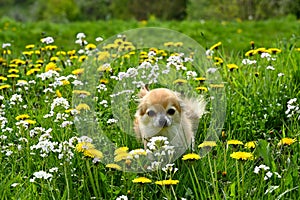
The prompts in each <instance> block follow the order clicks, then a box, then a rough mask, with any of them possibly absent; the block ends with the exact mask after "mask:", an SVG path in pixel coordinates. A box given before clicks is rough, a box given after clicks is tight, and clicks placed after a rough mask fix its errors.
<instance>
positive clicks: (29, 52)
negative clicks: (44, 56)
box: [22, 51, 34, 56]
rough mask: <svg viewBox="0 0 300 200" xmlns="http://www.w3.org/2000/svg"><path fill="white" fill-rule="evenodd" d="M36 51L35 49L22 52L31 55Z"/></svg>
mask: <svg viewBox="0 0 300 200" xmlns="http://www.w3.org/2000/svg"><path fill="white" fill-rule="evenodd" d="M33 53H34V51H23V52H22V54H23V55H24V56H31V55H32V54H33Z"/></svg>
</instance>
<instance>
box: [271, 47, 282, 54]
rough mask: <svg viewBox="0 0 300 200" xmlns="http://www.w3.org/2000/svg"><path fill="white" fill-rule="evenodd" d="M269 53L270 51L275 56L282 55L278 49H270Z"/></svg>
mask: <svg viewBox="0 0 300 200" xmlns="http://www.w3.org/2000/svg"><path fill="white" fill-rule="evenodd" d="M268 51H270V52H271V53H273V54H278V53H281V49H278V48H269V49H268Z"/></svg>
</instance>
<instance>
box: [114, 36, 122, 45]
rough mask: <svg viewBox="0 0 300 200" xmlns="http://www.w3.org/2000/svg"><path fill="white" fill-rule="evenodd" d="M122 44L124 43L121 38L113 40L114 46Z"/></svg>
mask: <svg viewBox="0 0 300 200" xmlns="http://www.w3.org/2000/svg"><path fill="white" fill-rule="evenodd" d="M123 42H124V41H123V40H122V39H121V38H117V39H115V41H114V44H115V45H119V46H120V45H121V44H123Z"/></svg>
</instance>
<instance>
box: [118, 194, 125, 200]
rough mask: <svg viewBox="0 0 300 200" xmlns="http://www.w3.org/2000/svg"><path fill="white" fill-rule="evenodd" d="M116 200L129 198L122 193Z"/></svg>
mask: <svg viewBox="0 0 300 200" xmlns="http://www.w3.org/2000/svg"><path fill="white" fill-rule="evenodd" d="M116 200H128V197H127V196H125V195H122V196H119V197H117V198H116Z"/></svg>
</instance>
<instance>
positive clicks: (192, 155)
mask: <svg viewBox="0 0 300 200" xmlns="http://www.w3.org/2000/svg"><path fill="white" fill-rule="evenodd" d="M200 158H201V157H200V156H199V155H198V154H196V153H188V154H185V155H183V157H182V160H199V159H200Z"/></svg>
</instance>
